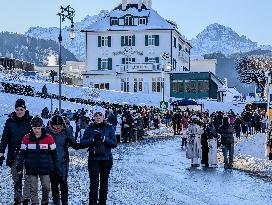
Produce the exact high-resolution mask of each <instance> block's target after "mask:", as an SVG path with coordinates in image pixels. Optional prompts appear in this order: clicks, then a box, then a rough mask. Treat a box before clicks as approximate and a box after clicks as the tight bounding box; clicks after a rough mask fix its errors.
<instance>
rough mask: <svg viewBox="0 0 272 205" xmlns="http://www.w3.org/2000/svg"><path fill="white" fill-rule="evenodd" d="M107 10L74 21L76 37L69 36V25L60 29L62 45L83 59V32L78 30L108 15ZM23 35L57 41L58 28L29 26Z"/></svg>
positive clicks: (79, 58)
mask: <svg viewBox="0 0 272 205" xmlns="http://www.w3.org/2000/svg"><path fill="white" fill-rule="evenodd" d="M108 13H109V12H108V11H105V10H102V11H101V12H100V13H99V14H98V15H94V16H89V15H88V16H86V17H85V18H84V19H83V20H82V21H80V22H76V23H75V24H74V29H75V31H76V37H75V38H74V39H73V40H71V39H70V38H69V26H67V27H64V28H63V29H62V40H63V41H62V45H63V46H64V47H65V48H66V49H69V50H70V51H71V52H72V53H73V54H74V55H75V56H76V57H77V59H78V60H85V55H86V54H85V50H86V48H85V34H84V33H82V32H80V31H81V29H84V28H86V27H88V26H90V25H91V24H92V23H94V22H96V21H98V20H99V19H101V18H103V17H104V16H106V15H108ZM25 35H27V36H30V37H33V38H40V39H46V40H53V41H58V36H59V28H57V27H50V28H42V27H31V28H29V29H28V31H27V32H26V33H25Z"/></svg>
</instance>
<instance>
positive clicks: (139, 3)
mask: <svg viewBox="0 0 272 205" xmlns="http://www.w3.org/2000/svg"><path fill="white" fill-rule="evenodd" d="M142 4H143V0H138V10H140V9H142Z"/></svg>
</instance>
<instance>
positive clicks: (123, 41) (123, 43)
mask: <svg viewBox="0 0 272 205" xmlns="http://www.w3.org/2000/svg"><path fill="white" fill-rule="evenodd" d="M121 46H125V37H124V36H121Z"/></svg>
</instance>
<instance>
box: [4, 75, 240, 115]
mask: <svg viewBox="0 0 272 205" xmlns="http://www.w3.org/2000/svg"><path fill="white" fill-rule="evenodd" d="M7 78H8V77H7V75H5V74H3V73H0V80H1V81H7V82H10V83H16V84H22V85H30V86H32V87H33V88H34V89H35V90H36V91H39V92H41V91H42V87H43V86H44V85H46V87H47V90H48V93H53V94H56V95H58V92H59V91H58V89H59V87H58V86H59V85H58V84H57V83H51V82H46V81H44V80H40V79H33V78H28V77H20V78H19V80H7ZM92 93H93V91H91V89H90V88H87V87H79V86H71V85H62V95H63V96H66V97H68V98H71V97H73V98H82V99H93V100H95V101H105V102H111V103H120V104H136V105H147V106H156V107H159V105H160V101H161V94H160V93H158V94H153V93H150V94H143V93H127V92H119V91H113V90H98V91H96V93H99V95H98V97H91V94H92ZM165 97H166V100H167V99H168V97H167V96H165ZM173 100H174V99H173ZM198 103H200V104H203V110H209V112H210V113H211V112H214V111H217V110H221V111H225V112H227V111H229V110H230V109H233V111H234V112H237V113H241V112H242V110H243V108H244V104H237V105H234V104H233V103H230V102H229V103H223V102H217V101H214V100H207V99H203V100H198ZM56 105H57V104H56Z"/></svg>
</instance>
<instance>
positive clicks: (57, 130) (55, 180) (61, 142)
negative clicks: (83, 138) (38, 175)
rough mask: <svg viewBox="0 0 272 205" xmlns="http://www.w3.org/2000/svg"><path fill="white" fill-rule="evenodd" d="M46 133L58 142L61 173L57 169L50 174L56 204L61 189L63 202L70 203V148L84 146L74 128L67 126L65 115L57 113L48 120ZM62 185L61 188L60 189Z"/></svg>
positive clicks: (55, 204) (63, 204) (57, 150)
mask: <svg viewBox="0 0 272 205" xmlns="http://www.w3.org/2000/svg"><path fill="white" fill-rule="evenodd" d="M45 130H46V133H47V134H50V135H51V136H52V137H53V139H54V141H55V143H56V147H57V148H56V152H57V156H58V160H59V162H60V169H59V173H57V170H55V171H54V172H52V173H51V174H50V180H51V189H52V196H53V203H54V205H60V194H59V191H61V202H62V203H61V204H62V205H68V182H67V179H68V171H69V151H68V148H69V147H72V148H74V149H79V148H82V146H81V145H80V144H78V143H77V142H76V140H75V139H74V137H73V132H72V130H71V129H70V128H69V127H68V126H66V123H65V121H64V119H63V117H61V116H59V115H55V116H53V117H52V119H51V120H50V121H49V122H48V126H47V127H46V129H45ZM59 186H60V190H59Z"/></svg>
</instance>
